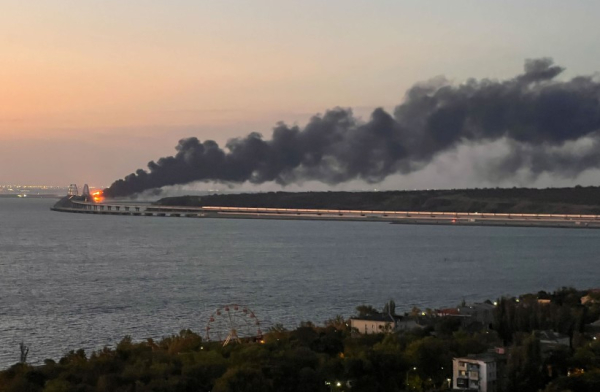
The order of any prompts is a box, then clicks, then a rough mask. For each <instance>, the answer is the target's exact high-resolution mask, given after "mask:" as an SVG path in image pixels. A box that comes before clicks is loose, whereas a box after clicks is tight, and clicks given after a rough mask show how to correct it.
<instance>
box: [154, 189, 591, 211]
mask: <svg viewBox="0 0 600 392" xmlns="http://www.w3.org/2000/svg"><path fill="white" fill-rule="evenodd" d="M157 204H160V205H171V206H222V207H270V208H318V209H351V210H389V211H407V210H408V211H434V212H442V211H456V212H482V213H484V212H496V213H547V214H600V187H591V186H590V187H580V186H577V187H575V188H548V189H531V188H487V189H452V190H430V191H388V192H265V193H241V194H228V195H219V194H215V195H209V196H202V197H197V196H183V197H168V198H164V199H161V200H159V201H158V202H157Z"/></svg>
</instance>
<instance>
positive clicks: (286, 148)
mask: <svg viewBox="0 0 600 392" xmlns="http://www.w3.org/2000/svg"><path fill="white" fill-rule="evenodd" d="M562 71H563V68H561V67H558V66H555V65H554V64H553V62H552V60H550V59H547V58H543V59H535V60H527V61H526V62H525V70H524V73H523V74H521V75H518V76H516V77H514V78H512V79H509V80H505V81H497V80H489V79H483V80H475V79H470V80H468V81H467V82H466V83H464V84H461V85H458V86H455V85H452V84H451V83H449V82H448V81H446V80H445V79H443V78H436V79H433V80H431V81H429V82H426V83H419V84H417V85H415V86H413V87H412V88H411V89H409V90H408V91H407V93H406V97H405V100H404V102H403V103H402V104H400V105H399V106H397V107H396V109H395V110H394V112H393V114H390V113H387V112H386V111H384V110H383V109H376V110H375V111H374V112H373V113H372V114H371V117H370V119H369V120H368V121H367V122H363V121H360V120H358V119H357V118H356V117H354V116H353V114H352V111H351V110H347V109H341V108H336V109H332V110H329V111H327V112H325V114H323V115H317V116H314V117H313V118H312V119H311V120H310V121H309V122H308V124H307V125H306V126H305V127H303V128H300V127H298V126H289V125H287V124H285V123H279V124H277V125H276V126H275V128H274V129H273V134H272V136H271V139H269V140H265V139H263V137H262V136H261V135H260V134H258V133H251V134H249V135H248V136H246V137H244V138H236V139H232V140H230V141H228V142H227V144H226V145H225V148H224V149H223V148H220V147H219V146H218V145H217V143H215V142H214V141H211V140H208V141H204V142H201V141H199V140H198V139H197V138H194V137H192V138H188V139H183V140H181V141H180V142H179V144H178V146H177V147H176V149H177V153H176V154H175V155H174V156H171V157H166V158H161V159H159V160H158V161H156V162H154V161H152V162H150V163H149V164H148V170H142V169H140V170H138V171H137V172H136V173H133V174H130V175H129V176H127V177H125V178H124V179H122V180H118V181H116V182H115V183H113V184H112V185H111V186H110V188H108V189H107V190H106V193H107V195H109V196H114V197H118V196H128V195H131V194H134V193H138V192H142V191H145V190H148V189H154V188H160V187H163V186H167V185H176V184H186V183H190V182H194V181H220V182H230V183H241V182H245V181H249V182H252V183H257V184H259V183H263V182H267V181H275V182H276V183H279V184H282V185H286V184H290V183H295V182H301V181H306V180H317V181H321V182H323V183H327V184H338V183H341V182H345V181H349V180H353V179H360V180H364V181H367V182H370V183H376V182H380V181H382V180H383V179H385V178H386V177H387V176H389V175H391V174H396V173H410V172H412V171H415V170H419V169H421V168H423V167H425V166H426V165H428V164H429V163H431V161H432V160H433V159H434V158H435V157H436V156H437V155H438V154H440V153H443V152H445V151H448V150H451V149H454V148H456V147H458V146H459V145H461V144H463V143H487V142H493V141H496V140H499V139H506V140H507V141H508V142H509V145H510V146H511V151H510V152H509V153H508V154H507V156H506V157H504V158H503V159H502V160H500V161H499V162H497V163H496V164H495V165H491V166H490V170H492V171H494V175H496V176H509V175H510V173H512V172H513V171H515V170H518V169H521V168H525V169H529V170H531V171H532V172H533V173H538V174H539V173H543V172H549V173H557V174H566V173H569V174H574V175H576V174H578V173H580V172H581V171H584V170H586V169H589V168H594V167H599V166H600V159H599V158H598V157H597V156H598V154H597V152H598V148H596V147H597V146H598V145H599V144H598V143H599V141H600V137H599V131H600V83H599V82H598V81H597V80H595V79H594V78H593V77H588V76H580V77H575V78H573V79H571V80H568V81H557V80H556V79H555V78H556V77H557V76H558V75H559V74H560V73H561V72H562ZM583 138H586V139H589V140H590V141H591V142H590V143H591V144H592V147H591V148H588V149H587V150H586V151H584V152H581V153H578V152H577V151H570V152H563V151H561V150H560V147H561V146H564V145H565V144H566V143H570V142H573V141H577V140H580V139H583Z"/></svg>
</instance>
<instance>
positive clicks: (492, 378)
mask: <svg viewBox="0 0 600 392" xmlns="http://www.w3.org/2000/svg"><path fill="white" fill-rule="evenodd" d="M497 366H498V363H497V361H496V357H495V356H494V355H491V354H481V355H473V356H468V357H463V358H454V359H453V360H452V374H453V377H452V380H453V383H452V386H453V388H454V390H457V391H479V392H496V391H497V390H498V385H497V384H498V374H497V372H498V368H497Z"/></svg>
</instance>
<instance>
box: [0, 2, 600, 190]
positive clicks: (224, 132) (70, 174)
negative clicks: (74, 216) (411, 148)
mask: <svg viewBox="0 0 600 392" xmlns="http://www.w3.org/2000/svg"><path fill="white" fill-rule="evenodd" d="M1 8H2V11H1V12H0V184H8V183H19V184H47V185H68V184H69V183H73V182H76V183H81V184H83V183H84V182H88V183H90V184H92V185H97V186H100V185H110V183H111V182H112V181H114V180H116V179H118V178H121V177H123V176H124V175H126V174H128V173H130V172H132V171H134V170H135V169H137V168H140V167H145V165H146V163H147V162H148V161H149V160H152V159H157V158H159V157H161V156H165V155H170V154H172V153H173V152H174V150H173V147H174V146H175V145H176V144H177V141H178V140H179V139H181V138H183V137H189V136H196V137H198V138H199V139H201V140H205V139H214V140H216V141H217V142H219V143H220V144H223V143H224V142H225V141H226V140H227V139H229V138H231V137H236V136H244V135H245V134H247V133H248V132H250V131H258V132H261V133H263V134H264V135H265V137H267V138H268V137H270V133H271V128H272V127H273V126H274V124H275V123H276V122H277V121H285V122H288V123H298V124H304V123H306V121H307V120H308V119H309V118H310V116H311V115H313V114H316V113H322V112H323V111H324V110H326V109H328V108H333V107H336V106H341V107H351V108H353V109H354V111H355V113H357V114H359V115H361V116H364V117H367V116H368V115H369V113H370V112H371V111H372V110H373V109H374V108H376V107H380V106H381V107H384V108H386V109H389V110H391V109H393V107H394V106H395V105H397V104H398V103H400V102H402V99H403V96H404V92H405V91H406V89H407V88H409V87H410V86H411V85H413V84H414V83H416V82H418V81H422V80H427V79H430V78H432V77H435V76H437V75H445V76H446V77H448V78H449V79H451V80H453V81H455V82H457V83H460V82H462V81H464V80H466V79H467V78H469V77H475V78H485V77H489V78H499V79H502V78H510V77H513V76H514V75H516V74H518V73H519V72H521V70H522V67H523V61H524V60H525V59H527V58H537V57H543V56H547V57H552V58H553V59H554V60H555V61H556V63H557V64H560V65H561V66H564V67H566V68H567V71H566V72H565V75H563V76H562V78H569V77H572V76H574V75H580V74H586V75H589V74H593V73H595V72H597V71H600V50H598V45H599V43H598V37H600V23H598V16H599V15H600V2H598V1H593V0H589V1H554V0H529V1H523V0H510V1H501V2H500V1H498V2H491V1H480V0H479V1H475V0H472V1H463V0H452V1H427V0H414V1H404V0H370V1H361V0H326V1H324V0H320V1H317V0H303V1H281V0H278V1H275V0H273V1H266V0H251V1H243V0H237V1H230V0H220V1H202V0H193V1H192V0H173V1H158V0H145V1H142V0H128V1H122V0H121V1H116V0H37V1H36V0H32V1H22V0H21V1H15V0H5V1H3V2H2V7H1ZM459 153H460V154H459ZM456 154H458V155H459V156H457V155H456ZM472 154H477V151H461V152H456V153H454V155H453V156H448V157H441V158H440V161H439V162H438V164H437V165H433V166H432V167H431V168H429V169H427V170H426V171H425V172H424V173H421V174H419V173H416V174H412V175H410V176H409V177H408V178H405V179H402V178H401V177H394V178H391V179H389V180H388V181H387V182H386V184H385V186H386V187H395V188H401V189H405V188H431V187H436V186H440V187H450V186H453V185H454V184H458V185H459V186H474V185H478V184H483V185H485V184H486V183H485V180H484V179H470V180H465V170H467V171H468V167H469V165H470V163H469V162H470V161H469V160H468V159H467V158H465V157H468V156H471V155H472ZM448 162H454V164H448ZM598 180H600V175H598V173H597V172H594V173H584V175H583V176H582V177H581V178H579V179H562V180H553V179H548V178H542V179H540V182H539V184H538V185H544V186H547V185H569V184H575V183H590V184H591V183H596V184H597V183H598V182H599V181H598ZM507 185H510V184H507ZM351 186H353V187H360V185H359V184H352V185H351Z"/></svg>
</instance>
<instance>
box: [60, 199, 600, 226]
mask: <svg viewBox="0 0 600 392" xmlns="http://www.w3.org/2000/svg"><path fill="white" fill-rule="evenodd" d="M52 209H53V210H55V211H62V212H75V213H87V214H102V215H134V216H157V217H187V218H236V219H243V218H246V219H310V220H346V221H373V222H391V223H406V224H447V225H486V226H488V225H489V226H541V227H572V228H600V215H568V214H508V213H478V212H424V211H365V210H325V209H290V208H247V207H208V206H205V207H186V206H158V205H152V204H130V203H117V202H104V203H91V202H81V201H73V202H72V203H71V205H70V206H69V207H57V206H55V207H54V208H52Z"/></svg>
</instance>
